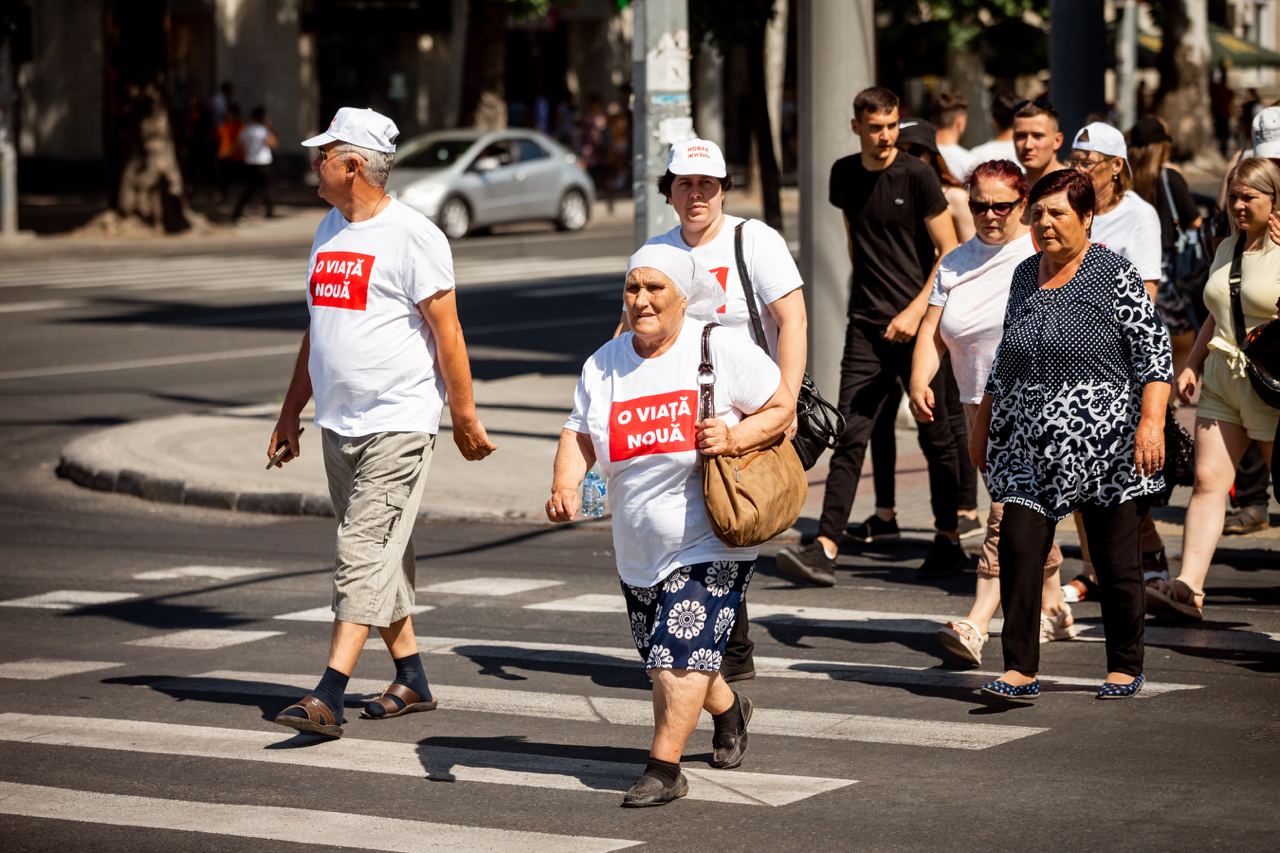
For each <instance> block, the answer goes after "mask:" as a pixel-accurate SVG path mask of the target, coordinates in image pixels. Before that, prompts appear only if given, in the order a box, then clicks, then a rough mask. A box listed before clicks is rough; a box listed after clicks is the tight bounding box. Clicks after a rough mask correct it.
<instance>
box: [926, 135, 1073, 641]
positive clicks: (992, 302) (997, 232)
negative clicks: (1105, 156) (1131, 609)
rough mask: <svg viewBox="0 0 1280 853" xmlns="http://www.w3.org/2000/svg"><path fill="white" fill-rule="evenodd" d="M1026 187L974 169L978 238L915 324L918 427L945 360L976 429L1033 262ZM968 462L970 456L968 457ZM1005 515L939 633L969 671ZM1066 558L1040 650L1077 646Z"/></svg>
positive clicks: (1052, 556) (995, 513) (1054, 582)
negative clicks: (961, 603) (1064, 581)
mask: <svg viewBox="0 0 1280 853" xmlns="http://www.w3.org/2000/svg"><path fill="white" fill-rule="evenodd" d="M1027 192H1028V186H1027V182H1026V179H1025V178H1024V177H1023V175H1022V172H1021V170H1019V169H1018V166H1017V164H1015V163H1013V162H1011V161H1009V160H992V161H989V162H986V163H980V164H978V166H977V167H976V168H975V169H974V170H973V171H972V172H971V173H970V175H969V191H968V198H969V202H968V204H969V207H970V209H971V210H972V212H973V217H974V220H975V221H976V222H977V225H978V231H977V235H976V236H975V237H973V238H972V239H971V240H969V241H968V242H966V243H963V244H961V245H960V246H959V247H958V248H956V249H955V250H954V251H952V252H950V253H949V254H947V256H946V257H944V258H943V259H942V264H941V265H940V266H939V267H938V275H937V278H935V279H934V284H933V294H932V295H931V296H930V297H929V310H928V311H927V312H926V313H925V315H924V321H923V322H921V324H920V334H919V335H918V336H917V337H916V346H915V355H914V358H913V359H912V363H911V412H912V414H913V415H914V416H915V417H916V419H917V420H920V421H922V422H928V421H930V420H932V419H933V418H934V417H935V410H936V409H937V402H938V401H937V400H936V399H935V397H934V394H933V391H932V389H931V387H930V385H931V383H932V382H933V378H934V376H935V375H936V374H937V372H938V369H939V367H940V366H941V364H942V357H943V355H944V354H947V353H950V356H951V364H952V366H953V367H954V369H955V376H956V384H957V385H958V386H959V392H960V399H961V400H962V401H963V403H964V414H965V418H966V420H967V422H968V425H969V428H971V429H972V427H973V424H974V421H975V419H976V418H977V413H978V405H979V404H980V403H981V402H982V394H983V388H984V386H985V385H986V381H987V376H988V374H989V373H990V371H991V364H992V362H993V361H994V359H995V353H996V347H997V346H998V345H999V344H1000V338H1001V336H1002V335H1003V333H1004V316H1005V305H1006V304H1007V303H1008V301H1009V283H1010V279H1011V277H1012V275H1013V272H1014V270H1015V269H1016V268H1017V266H1018V265H1019V264H1020V263H1022V262H1023V261H1024V260H1026V259H1027V258H1029V257H1031V256H1032V255H1034V254H1035V246H1034V245H1033V244H1032V242H1031V234H1030V232H1029V230H1028V228H1027V225H1026V224H1025V223H1024V222H1023V213H1024V212H1025V209H1026V201H1027ZM965 451H966V453H967V452H968V447H967V446H966V448H965ZM1003 509H1004V508H1003V505H1002V504H1000V503H999V502H998V501H997V502H993V503H992V504H991V508H990V511H989V514H988V516H987V535H986V539H985V540H984V541H983V543H982V555H981V557H980V558H979V559H978V586H977V593H976V595H975V596H974V601H973V605H972V607H970V609H969V614H968V616H966V617H965V618H964V619H957V620H955V621H953V622H948V623H947V624H946V625H945V626H943V628H942V629H941V630H940V631H938V640H939V642H941V643H942V646H943V647H944V648H945V649H947V651H949V652H951V653H952V654H954V655H955V656H956V657H958V658H960V659H961V660H963V661H965V662H966V663H970V664H973V665H975V666H977V665H978V664H981V663H982V648H983V646H984V645H985V644H986V642H987V637H988V626H989V625H990V623H991V620H992V618H994V617H995V613H996V609H997V608H998V607H999V606H1000V580H999V577H1000V559H999V544H1000V519H1001V515H1002V513H1003ZM1061 566H1062V552H1061V551H1060V550H1059V549H1058V545H1057V543H1056V542H1055V543H1053V546H1052V548H1051V549H1050V551H1049V556H1048V558H1047V559H1046V560H1045V564H1044V590H1043V594H1042V598H1041V604H1040V607H1041V614H1040V642H1042V643H1044V642H1050V641H1052V640H1058V639H1064V638H1069V637H1072V636H1075V634H1076V633H1077V632H1078V630H1079V629H1077V628H1076V627H1075V625H1074V624H1073V623H1074V620H1073V618H1072V614H1071V608H1070V607H1068V606H1067V604H1066V603H1065V602H1064V601H1063V600H1062V587H1061V580H1060V579H1059V577H1058V569H1059V568H1060V567H1061Z"/></svg>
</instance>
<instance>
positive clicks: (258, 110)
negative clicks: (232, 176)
mask: <svg viewBox="0 0 1280 853" xmlns="http://www.w3.org/2000/svg"><path fill="white" fill-rule="evenodd" d="M278 144H279V142H278V140H277V139H276V135H275V133H273V132H272V130H271V127H270V125H268V124H267V110H266V107H254V108H253V112H252V113H250V114H249V123H248V124H246V125H245V126H244V128H243V129H242V130H241V131H240V150H241V151H242V152H243V153H244V191H243V192H242V193H240V198H239V199H238V200H237V201H236V208H235V210H234V211H233V212H232V214H231V221H232V222H236V221H238V220H239V219H240V217H241V216H243V215H244V209H245V206H246V205H248V204H249V202H250V201H251V200H252V199H253V197H254V196H258V195H260V196H262V206H263V208H265V210H266V216H267V218H268V219H270V218H271V217H273V216H275V210H274V208H273V207H272V205H271V164H272V163H273V162H274V161H275V156H274V154H273V153H272V152H273V151H274V150H275V147H276V145H278Z"/></svg>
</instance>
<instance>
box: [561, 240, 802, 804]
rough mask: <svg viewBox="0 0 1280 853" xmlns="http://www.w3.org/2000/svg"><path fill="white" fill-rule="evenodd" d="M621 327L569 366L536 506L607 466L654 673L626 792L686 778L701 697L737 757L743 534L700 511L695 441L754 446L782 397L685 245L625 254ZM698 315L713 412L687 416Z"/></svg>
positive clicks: (630, 593) (752, 556) (650, 796)
mask: <svg viewBox="0 0 1280 853" xmlns="http://www.w3.org/2000/svg"><path fill="white" fill-rule="evenodd" d="M624 303H625V305H626V312H627V326H628V327H629V328H630V330H631V331H630V332H627V333H624V334H622V335H619V336H618V337H616V338H614V339H613V340H611V341H609V342H608V343H607V344H605V345H604V346H602V347H601V348H600V349H598V350H597V351H596V352H595V353H594V354H593V355H592V356H591V358H589V359H588V360H587V363H586V364H585V365H584V366H583V368H582V379H581V381H580V382H579V383H578V389H577V391H576V392H575V394H574V406H573V414H572V415H570V417H569V420H568V421H567V422H566V424H565V428H564V430H563V432H562V433H561V435H560V447H559V450H558V451H557V453H556V461H555V473H554V478H553V480H552V483H551V498H550V499H549V500H548V501H547V504H546V511H547V517H548V518H550V519H551V520H552V521H557V522H565V521H569V520H571V519H572V518H573V516H574V514H575V513H576V512H577V510H578V504H579V492H578V490H579V488H580V487H581V485H582V480H583V477H584V476H585V475H586V473H587V470H588V469H589V468H590V467H591V465H592V463H593V462H598V463H599V465H600V470H601V471H602V472H604V475H605V477H606V479H607V481H608V486H609V499H610V504H611V508H612V511H613V543H614V553H615V559H616V562H617V569H618V575H619V577H620V579H621V581H622V593H623V598H624V600H625V601H626V605H627V611H628V616H629V620H630V625H631V635H632V639H633V641H634V642H635V646H636V650H637V651H638V652H639V653H640V656H641V659H642V660H644V662H645V663H644V666H645V669H646V670H647V671H648V673H649V677H650V679H651V680H652V681H653V707H654V716H655V720H654V724H655V731H654V737H653V746H652V748H651V750H650V753H649V763H648V765H647V766H646V767H645V770H644V773H643V774H642V775H641V777H640V779H639V780H638V781H637V782H636V784H635V785H633V786H632V788H631V790H630V791H628V792H627V795H626V797H625V798H624V799H623V801H622V804H623V805H624V806H630V807H636V806H659V805H663V804H664V803H668V802H670V801H672V800H674V799H676V798H678V797H682V796H684V795H685V793H686V792H687V791H688V782H687V781H686V780H685V777H684V775H683V774H681V772H680V758H681V756H682V755H683V753H684V747H685V743H686V742H687V741H688V739H689V735H691V734H692V733H693V729H694V727H695V726H696V725H697V722H698V717H699V716H700V715H701V713H702V711H703V710H704V709H705V710H706V711H708V712H709V713H710V714H711V715H712V719H713V722H714V724H715V732H714V735H713V737H712V748H713V755H712V762H711V763H712V766H713V767H718V768H723V769H728V768H731V767H736V766H738V764H740V763H742V757H743V754H744V753H745V751H746V746H747V723H748V722H749V721H750V719H751V702H750V700H749V699H747V698H746V697H745V696H744V697H741V698H740V697H739V696H738V694H736V693H734V691H733V690H732V689H731V688H730V687H729V686H728V684H726V683H725V680H724V678H723V677H722V676H721V675H720V667H721V664H722V662H723V659H724V652H725V645H726V643H727V642H728V639H729V632H730V631H731V630H732V628H733V624H734V618H735V617H734V614H735V612H736V611H737V608H738V604H739V603H740V602H741V600H742V596H743V594H744V593H745V592H746V589H747V584H748V583H749V582H750V579H751V574H752V572H753V571H754V569H755V560H756V553H757V552H756V549H755V548H733V547H730V546H728V545H726V544H725V543H723V542H721V541H720V540H719V539H718V538H716V536H715V534H714V533H713V532H712V530H711V525H710V523H709V522H708V520H707V514H706V508H705V506H704V504H703V497H702V478H701V476H700V473H701V469H702V465H701V458H700V456H699V454H701V455H702V456H715V455H720V454H732V455H739V454H742V453H745V452H747V451H750V450H755V449H758V448H762V447H765V446H767V445H769V444H770V443H771V442H773V441H774V440H776V439H777V437H778V436H780V435H781V434H782V433H783V431H784V430H785V429H786V427H787V424H788V423H790V422H791V419H792V417H793V416H794V410H795V398H794V397H793V396H792V394H791V391H790V389H789V387H788V386H787V384H786V383H785V382H783V381H782V377H781V373H780V372H779V370H778V367H777V365H775V364H774V363H773V361H772V360H770V359H769V357H768V356H767V355H765V353H764V351H763V350H761V349H760V348H759V347H757V346H756V345H755V344H753V343H751V341H749V340H747V339H746V338H744V337H742V336H740V335H736V334H734V333H732V332H730V331H728V330H726V329H722V328H719V327H718V326H715V325H714V318H715V317H716V311H717V309H719V308H721V307H722V306H723V305H724V291H723V290H722V289H721V288H720V286H719V284H718V283H717V282H716V281H715V280H714V279H713V278H711V276H710V275H709V274H708V273H707V271H706V270H705V269H703V268H702V265H701V264H700V263H699V262H698V261H697V259H695V258H694V257H693V256H692V255H691V254H690V253H688V252H687V251H682V250H680V249H677V248H675V247H672V246H662V245H652V246H642V247H641V248H640V250H639V251H637V252H636V253H635V254H634V255H632V256H631V261H630V263H629V264H628V270H627V280H626V287H625V291H624ZM708 321H712V322H711V326H710V328H711V329H712V330H713V331H711V332H710V333H709V334H710V339H709V340H710V348H711V360H712V363H713V364H714V365H715V376H716V379H715V385H716V393H715V405H716V411H715V416H714V417H711V418H708V419H706V420H702V421H698V420H697V412H698V365H699V364H700V363H701V361H702V337H703V335H704V330H705V329H706V328H707V326H708Z"/></svg>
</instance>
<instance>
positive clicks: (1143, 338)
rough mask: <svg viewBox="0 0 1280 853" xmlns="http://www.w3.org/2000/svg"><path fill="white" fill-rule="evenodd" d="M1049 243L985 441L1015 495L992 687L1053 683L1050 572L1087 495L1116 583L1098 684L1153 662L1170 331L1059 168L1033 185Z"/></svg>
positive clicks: (999, 485) (1102, 571)
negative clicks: (1046, 636)
mask: <svg viewBox="0 0 1280 853" xmlns="http://www.w3.org/2000/svg"><path fill="white" fill-rule="evenodd" d="M1027 201H1028V206H1029V208H1030V211H1031V212H1030V217H1031V229H1032V233H1033V235H1034V237H1035V241H1036V244H1037V245H1038V246H1039V247H1040V248H1041V251H1040V253H1039V254H1037V255H1034V256H1032V257H1031V258H1028V259H1027V260H1026V261H1023V262H1022V263H1021V264H1019V265H1018V267H1017V268H1016V269H1015V270H1014V273H1013V283H1012V285H1011V287H1010V290H1009V305H1008V308H1007V310H1006V312H1005V321H1004V337H1003V339H1002V340H1001V343H1000V348H999V350H997V352H996V361H995V364H994V366H993V367H992V369H991V377H990V379H989V380H988V382H987V389H986V396H985V397H984V398H983V401H982V406H981V409H980V410H979V414H978V420H977V423H976V424H975V428H974V434H973V438H972V444H971V447H970V455H971V458H972V459H973V462H974V465H975V466H978V467H979V468H981V469H983V470H985V471H986V472H987V481H988V490H989V491H990V492H991V498H992V500H999V501H1003V502H1004V505H1005V510H1004V512H1005V514H1004V523H1003V526H1002V530H1003V535H1002V536H1001V539H1000V564H1001V566H1002V570H1001V573H1000V596H1001V599H1002V601H1003V603H1004V613H1005V620H1004V630H1003V632H1002V638H1001V639H1002V645H1003V650H1004V659H1005V667H1006V669H1007V670H1008V671H1007V672H1006V673H1005V674H1004V675H1003V676H1001V677H1000V678H999V679H997V680H995V681H992V682H989V683H988V684H985V685H983V688H982V689H983V692H984V693H987V694H990V695H993V696H997V697H1001V698H1004V699H1014V700H1028V699H1034V698H1036V696H1038V695H1039V693H1040V683H1039V681H1038V680H1037V679H1036V672H1037V670H1038V669H1039V665H1040V642H1039V613H1040V576H1041V567H1042V566H1044V561H1045V556H1046V555H1047V554H1048V551H1049V546H1050V545H1051V544H1052V542H1053V532H1054V528H1055V526H1056V525H1057V523H1058V522H1059V521H1060V520H1062V519H1063V518H1065V517H1066V516H1068V515H1070V514H1071V513H1072V512H1073V511H1074V510H1077V509H1078V510H1080V511H1081V513H1082V515H1083V517H1084V525H1085V530H1086V531H1087V533H1088V537H1089V543H1090V545H1091V549H1092V551H1093V561H1094V565H1095V567H1096V568H1097V570H1098V577H1099V582H1100V584H1101V587H1102V595H1101V603H1102V621H1103V627H1104V628H1105V630H1106V641H1107V642H1106V645H1107V670H1108V672H1107V678H1106V681H1105V682H1104V683H1103V685H1102V686H1101V688H1099V690H1098V698H1100V699H1111V698H1124V697H1128V696H1132V695H1134V694H1136V693H1137V692H1138V691H1139V690H1140V689H1141V688H1142V684H1143V682H1144V681H1145V677H1144V676H1143V673H1142V632H1143V615H1144V614H1143V590H1142V568H1141V558H1140V555H1139V523H1140V520H1141V518H1142V514H1143V512H1144V511H1145V508H1146V507H1145V503H1146V501H1145V500H1144V499H1145V498H1146V496H1148V495H1154V494H1157V493H1158V492H1160V491H1161V490H1162V489H1163V487H1164V483H1163V476H1162V475H1161V473H1160V471H1161V469H1162V468H1163V467H1164V418H1165V405H1166V403H1167V401H1168V399H1169V391H1170V386H1171V382H1172V379H1173V363H1172V357H1171V353H1170V348H1169V335H1168V333H1167V332H1166V331H1165V328H1164V324H1163V323H1162V322H1161V321H1160V319H1159V318H1158V317H1157V315H1156V313H1155V309H1154V307H1153V306H1152V304H1151V299H1150V298H1149V297H1148V296H1147V293H1146V290H1145V289H1144V288H1143V283H1142V276H1141V275H1139V274H1138V271H1137V270H1136V269H1135V268H1134V266H1133V265H1132V264H1131V263H1129V262H1128V261H1127V260H1125V259H1124V258H1122V257H1120V256H1119V255H1117V254H1116V253H1114V252H1112V251H1110V250H1109V249H1106V248H1104V247H1103V246H1100V245H1095V244H1091V243H1090V242H1089V226H1090V225H1091V224H1092V221H1093V207H1094V195H1093V187H1092V185H1091V184H1090V182H1089V179H1088V178H1087V177H1085V176H1083V175H1081V174H1079V173H1077V172H1074V171H1070V170H1063V171H1059V172H1051V173H1050V174H1048V175H1046V176H1045V177H1043V178H1041V179H1040V181H1039V182H1037V184H1036V185H1035V186H1034V187H1033V188H1032V190H1031V193H1030V195H1029V196H1028V199H1027Z"/></svg>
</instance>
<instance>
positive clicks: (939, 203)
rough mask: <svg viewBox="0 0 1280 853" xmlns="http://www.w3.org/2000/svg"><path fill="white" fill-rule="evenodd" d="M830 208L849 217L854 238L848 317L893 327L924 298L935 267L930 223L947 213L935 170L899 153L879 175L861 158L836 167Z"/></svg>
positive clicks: (846, 159)
mask: <svg viewBox="0 0 1280 853" xmlns="http://www.w3.org/2000/svg"><path fill="white" fill-rule="evenodd" d="M830 199H831V203H832V204H833V205H835V206H836V207H838V208H840V210H842V211H843V212H844V215H845V218H846V219H847V220H848V221H849V231H850V233H851V234H852V235H853V286H852V288H851V290H850V293H849V316H850V317H852V318H853V319H855V320H864V321H867V322H871V323H877V324H881V325H888V323H889V321H890V320H892V319H893V318H894V317H895V316H897V315H898V314H899V313H900V312H901V311H902V310H903V309H904V308H906V307H907V305H908V304H910V302H911V300H912V299H914V298H915V297H916V296H918V295H919V293H920V289H921V288H922V287H924V279H925V276H926V275H928V274H929V270H930V269H931V268H932V267H933V261H934V248H933V240H932V239H931V238H930V237H929V231H928V229H927V228H926V227H925V221H926V220H928V219H930V218H932V217H934V216H937V215H938V214H939V213H942V212H943V211H945V210H946V209H947V199H946V197H945V196H943V194H942V184H941V182H940V181H939V180H938V176H937V175H936V174H935V173H934V171H933V169H932V168H930V167H929V166H928V165H926V164H925V163H924V162H922V161H921V160H918V159H917V158H915V157H909V156H907V155H906V154H903V153H899V154H898V155H897V156H896V157H894V159H893V162H892V163H890V164H889V166H888V167H887V168H885V169H882V170H880V171H878V172H872V171H868V170H867V167H866V166H864V165H862V156H861V155H859V154H854V155H852V156H849V157H842V158H840V159H839V160H837V161H836V162H835V163H834V164H833V165H832V166H831V187H830Z"/></svg>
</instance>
